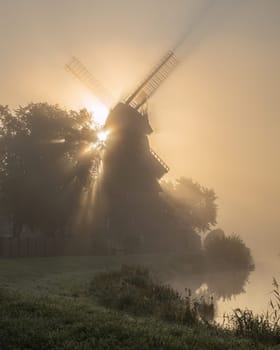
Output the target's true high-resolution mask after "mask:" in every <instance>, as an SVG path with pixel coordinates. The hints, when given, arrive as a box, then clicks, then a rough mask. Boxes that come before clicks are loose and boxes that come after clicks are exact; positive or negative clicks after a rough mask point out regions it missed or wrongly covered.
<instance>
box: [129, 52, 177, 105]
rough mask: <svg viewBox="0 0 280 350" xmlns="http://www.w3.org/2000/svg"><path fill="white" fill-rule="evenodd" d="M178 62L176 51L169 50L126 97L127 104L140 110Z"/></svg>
mask: <svg viewBox="0 0 280 350" xmlns="http://www.w3.org/2000/svg"><path fill="white" fill-rule="evenodd" d="M177 63H178V61H177V58H176V55H175V53H174V52H173V51H168V53H167V54H166V55H165V56H164V57H163V58H162V59H161V61H160V62H159V63H158V64H157V65H156V67H155V68H154V69H153V70H152V72H151V73H150V74H149V75H148V76H147V77H146V78H145V80H144V81H143V82H142V83H141V84H140V85H139V86H138V87H137V88H136V90H135V91H134V92H133V93H132V94H131V95H130V96H129V97H128V98H127V99H126V104H128V105H130V106H131V107H133V108H135V109H137V110H138V109H139V108H140V107H141V106H142V105H143V104H144V103H145V102H146V101H147V100H148V99H149V98H150V97H151V96H152V95H153V94H154V93H155V91H156V90H157V88H158V87H159V86H160V85H161V84H162V83H163V82H164V80H165V79H166V78H167V77H168V76H169V74H170V73H171V72H172V71H173V69H174V68H175V67H176V65H177Z"/></svg>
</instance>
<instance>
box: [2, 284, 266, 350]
mask: <svg viewBox="0 0 280 350" xmlns="http://www.w3.org/2000/svg"><path fill="white" fill-rule="evenodd" d="M0 300H1V301H0V349H1V350H2V349H3V350H16V349H17V350H19V349H22V350H23V349H24V350H25V349H29V350H38V349H40V350H50V349H53V350H68V349H69V350H87V349H95V350H105V349H108V350H109V349H114V350H118V349H126V350H138V349H139V350H181V349H182V350H187V349H190V350H195V349H199V350H204V349H215V350H220V349H221V350H224V349H228V350H230V349H232V350H234V349H238V350H249V349H268V348H269V347H265V346H264V345H260V344H259V345H255V344H254V342H252V341H251V340H249V339H246V338H240V337H239V338H237V337H234V336H233V335H232V334H231V333H230V332H227V331H222V330H220V329H217V328H211V327H206V326H201V325H200V326H194V327H186V326H181V325H177V324H170V323H166V322H161V321H158V320H155V319H153V318H141V317H137V318H136V317H132V316H129V315H127V314H125V313H121V312H114V311H112V310H109V309H106V308H102V307H99V306H97V305H95V304H88V303H87V304H85V303H82V302H80V301H76V300H74V299H71V298H65V299H62V298H56V297H45V298H42V297H41V298H39V297H35V298H34V297H30V296H22V295H18V294H15V293H14V292H10V293H8V292H7V291H5V292H2V293H1V294H0Z"/></svg>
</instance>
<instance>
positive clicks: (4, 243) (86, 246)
mask: <svg viewBox="0 0 280 350" xmlns="http://www.w3.org/2000/svg"><path fill="white" fill-rule="evenodd" d="M92 254H94V249H93V247H92V244H90V242H89V241H88V240H87V239H84V238H78V237H75V238H73V237H68V238H45V237H28V238H27V237H21V238H10V237H1V238H0V257H6V258H9V257H36V256H37V257H39V256H42V257H44V256H67V255H69V256H71V255H92Z"/></svg>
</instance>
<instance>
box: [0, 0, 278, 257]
mask: <svg viewBox="0 0 280 350" xmlns="http://www.w3.org/2000/svg"><path fill="white" fill-rule="evenodd" d="M208 5H209V0H142V1H138V0H0V48H1V56H0V60H1V61H0V62H1V64H0V104H4V105H6V104H9V105H10V106H11V107H16V106H18V105H24V104H27V103H29V102H43V101H47V102H50V103H58V104H60V105H61V106H63V107H66V108H75V109H79V108H82V107H87V108H89V109H92V108H94V106H96V100H95V99H94V97H92V95H91V94H90V92H89V91H88V90H87V89H86V88H84V87H83V86H82V84H80V83H79V82H78V81H76V80H75V79H74V78H73V77H72V76H71V75H70V74H69V73H67V72H66V71H65V69H64V65H65V63H67V62H68V61H69V59H70V58H71V56H73V55H75V56H76V57H78V58H79V59H80V60H81V61H82V62H83V63H84V64H85V65H86V66H87V67H88V69H89V70H90V71H91V72H92V73H93V75H94V76H95V77H96V78H97V79H98V80H99V81H100V82H102V84H103V85H104V86H105V87H106V88H107V89H108V90H109V91H110V92H111V93H112V95H113V96H114V98H115V99H116V100H119V99H121V98H123V97H125V96H126V95H127V94H128V93H129V92H130V91H131V90H132V89H133V88H134V87H135V85H137V84H138V83H139V82H140V81H141V79H142V78H143V77H144V76H145V75H146V74H147V73H148V72H149V70H151V68H152V67H153V65H154V64H156V63H157V61H158V60H159V59H160V57H161V56H162V55H163V54H164V53H165V52H166V51H167V50H169V49H170V48H173V47H174V46H175V45H176V43H178V41H180V40H181V39H182V38H185V41H184V42H183V44H182V46H181V47H180V50H179V51H178V58H179V61H180V64H179V65H178V67H177V68H176V70H175V71H174V72H173V74H172V75H171V76H170V78H169V79H168V80H167V81H166V82H165V83H164V84H163V85H162V86H161V87H160V89H159V90H158V91H157V93H156V95H155V96H154V97H153V98H152V99H151V100H150V103H149V111H150V122H151V124H152V126H153V129H154V133H153V135H152V136H151V140H150V141H151V145H152V147H153V148H154V149H155V150H156V151H157V152H158V153H159V155H160V156H161V157H162V158H163V159H164V160H165V162H166V163H167V164H168V165H169V166H170V168H171V171H170V174H169V176H170V177H172V178H174V179H175V178H178V177H180V176H185V177H191V178H193V179H194V180H195V181H197V182H199V183H200V184H201V185H203V186H206V187H210V188H213V189H214V190H215V192H216V194H217V196H218V200H217V203H218V206H219V214H218V226H220V227H221V228H223V229H224V230H225V231H226V233H232V232H235V233H237V234H239V235H240V236H241V237H242V238H243V239H244V240H245V242H246V244H248V246H249V247H251V248H252V249H253V253H255V254H256V255H257V256H261V255H262V254H264V253H266V252H267V253H272V254H275V255H276V254H279V253H280V232H279V231H280V229H279V228H280V215H279V198H280V185H279V179H280V115H279V114H280V113H279V112H280V107H279V101H280V67H279V66H280V63H279V62H280V40H279V37H280V1H279V0H217V1H212V3H211V6H208ZM204 8H208V10H207V11H204V10H203V9H204ZM201 13H203V15H202V16H201Z"/></svg>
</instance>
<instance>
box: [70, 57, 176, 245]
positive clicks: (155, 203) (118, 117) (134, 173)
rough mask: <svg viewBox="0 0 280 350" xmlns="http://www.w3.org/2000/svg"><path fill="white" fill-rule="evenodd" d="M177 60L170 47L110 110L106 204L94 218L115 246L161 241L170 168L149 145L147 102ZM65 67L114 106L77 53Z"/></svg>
mask: <svg viewBox="0 0 280 350" xmlns="http://www.w3.org/2000/svg"><path fill="white" fill-rule="evenodd" d="M176 65H177V59H176V56H175V53H174V52H173V51H169V52H168V53H167V54H166V55H165V56H164V57H163V58H162V59H161V60H160V62H159V63H158V64H157V65H156V66H155V67H154V69H153V70H152V71H151V73H150V74H149V75H148V76H147V77H146V78H145V79H144V80H143V82H141V83H140V84H139V85H138V86H137V87H136V89H135V90H134V91H133V92H132V93H131V94H130V95H129V96H128V97H127V98H126V99H125V100H124V101H121V102H119V103H117V104H116V106H114V107H113V108H112V109H111V110H110V113H109V115H108V118H107V121H106V123H105V125H104V130H105V131H108V133H109V136H108V138H107V140H106V147H105V150H104V156H103V169H102V176H101V177H102V178H101V179H100V189H99V191H98V193H99V195H98V197H99V198H100V200H99V203H102V204H103V205H99V208H97V211H96V213H95V215H96V220H95V222H98V223H99V224H98V225H97V226H98V230H97V231H98V232H100V236H101V237H103V238H104V237H106V241H107V242H109V245H110V247H111V248H112V247H115V248H116V247H119V248H120V249H125V250H126V251H131V250H132V251H135V250H137V248H139V247H140V246H141V245H142V246H143V242H146V246H150V247H152V246H153V245H158V238H157V233H158V232H159V224H160V219H161V218H162V217H164V216H165V215H166V206H165V205H164V201H163V200H162V199H161V198H160V195H159V193H160V192H161V187H160V184H159V179H160V178H161V177H162V176H163V175H164V174H166V173H167V172H168V170H169V168H168V166H167V165H166V163H165V162H164V161H163V160H162V159H161V158H160V157H159V156H158V155H157V154H156V152H155V151H153V150H152V149H151V148H150V145H149V139H148V136H149V135H150V134H151V133H152V132H153V130H152V127H151V125H150V123H149V119H148V114H147V113H146V109H145V105H146V104H147V102H148V100H149V98H150V97H151V96H152V95H153V94H154V93H155V92H156V90H157V89H158V87H159V86H160V85H161V84H162V83H163V82H164V81H165V80H166V78H167V77H168V76H169V74H170V73H171V72H172V71H173V69H174V68H175V67H176ZM66 68H67V70H69V71H70V72H71V73H72V74H74V75H75V77H76V78H78V79H79V80H80V81H82V82H83V83H84V84H85V85H86V86H87V87H88V88H90V89H91V90H93V91H94V92H95V95H96V91H97V92H98V94H97V95H98V97H99V99H100V100H101V101H102V103H104V104H106V105H107V106H108V105H109V106H110V104H111V101H112V98H111V97H110V94H109V93H108V92H107V90H106V89H105V88H103V87H102V85H101V84H100V83H99V82H98V81H97V80H96V79H95V78H94V77H93V76H92V75H91V73H90V72H89V71H88V70H87V68H86V67H85V66H84V65H83V64H82V63H81V62H80V61H78V60H77V59H76V58H72V60H71V61H70V63H69V64H67V65H66ZM101 208H103V209H101ZM93 215H94V214H93ZM147 236H148V237H147ZM151 240H152V241H154V244H151ZM141 242H142V243H141ZM148 242H149V243H148Z"/></svg>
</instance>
